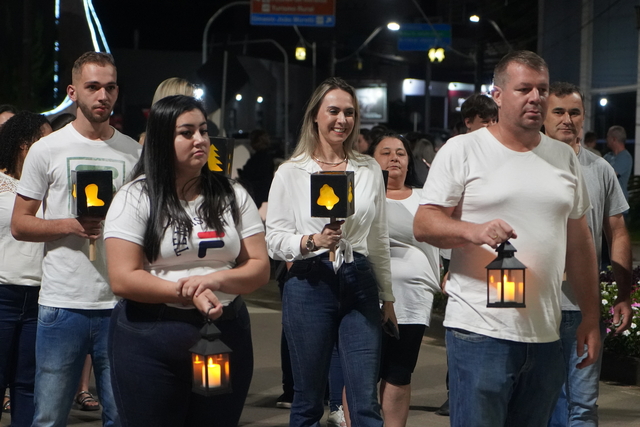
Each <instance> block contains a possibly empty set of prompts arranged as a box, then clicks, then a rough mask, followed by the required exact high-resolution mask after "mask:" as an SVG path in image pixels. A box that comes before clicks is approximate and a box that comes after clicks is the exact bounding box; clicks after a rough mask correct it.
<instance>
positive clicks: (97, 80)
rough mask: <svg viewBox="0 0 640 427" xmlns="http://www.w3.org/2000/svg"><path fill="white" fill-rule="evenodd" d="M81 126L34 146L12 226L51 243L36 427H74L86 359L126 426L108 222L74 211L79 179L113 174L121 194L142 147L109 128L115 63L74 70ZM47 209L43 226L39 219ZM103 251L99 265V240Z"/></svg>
mask: <svg viewBox="0 0 640 427" xmlns="http://www.w3.org/2000/svg"><path fill="white" fill-rule="evenodd" d="M67 94H68V96H69V98H70V99H71V100H72V101H74V102H75V103H76V105H77V110H76V111H77V112H76V117H77V118H76V119H75V120H74V121H73V122H72V123H71V124H70V125H68V126H65V127H64V128H62V129H61V130H59V131H57V132H54V133H52V134H51V135H48V136H46V137H44V138H42V139H41V140H40V141H38V143H37V144H34V145H33V146H32V147H31V149H30V150H29V153H28V155H27V158H26V160H25V164H24V170H23V173H22V178H21V179H20V183H19V184H18V190H17V196H16V202H15V206H14V210H13V217H12V220H11V232H12V234H13V236H14V237H15V238H16V239H17V240H23V241H31V242H45V248H46V250H45V256H44V259H43V264H42V272H43V277H42V287H41V289H40V296H39V300H38V303H39V312H38V330H37V334H36V384H35V391H34V393H35V407H36V409H35V415H34V421H33V425H34V426H38V427H41V426H65V425H66V424H67V416H68V415H69V411H70V409H71V405H72V402H73V399H74V396H75V393H76V388H77V387H78V383H79V381H80V376H81V373H82V367H83V365H84V362H85V359H86V355H87V354H91V358H92V361H93V365H94V368H95V372H96V385H97V389H98V396H99V398H100V401H101V403H102V406H103V411H102V421H103V424H104V425H105V426H117V425H118V424H119V420H118V414H117V410H116V407H115V403H114V401H113V393H112V389H111V377H110V369H109V360H108V356H107V335H108V327H109V318H110V316H111V311H112V309H113V307H114V306H115V304H116V301H117V299H116V296H115V295H114V294H113V293H112V292H111V289H110V288H109V283H108V278H107V270H106V264H105V262H106V259H105V256H104V247H103V244H104V242H103V240H102V220H103V218H102V217H95V216H88V215H82V216H77V215H76V212H73V211H72V199H73V188H72V185H71V179H70V177H71V174H72V171H74V170H76V171H80V170H96V169H98V170H100V169H103V170H111V171H112V176H113V188H115V189H117V188H119V187H120V186H121V185H122V184H123V183H124V182H125V179H126V177H127V176H128V175H129V174H130V172H131V170H132V169H133V166H134V165H135V162H136V161H137V159H138V157H139V156H140V146H139V145H138V144H137V143H136V142H135V141H134V140H132V139H131V138H129V137H127V136H125V135H123V134H121V133H120V132H118V131H117V130H115V129H114V128H112V127H111V126H109V123H108V120H109V115H110V114H111V111H112V109H113V105H114V103H115V102H116V99H117V97H118V85H117V71H116V67H115V65H114V62H113V57H112V56H111V55H110V54H106V53H101V52H87V53H85V54H83V55H81V56H80V57H79V58H78V59H77V60H76V61H75V63H74V65H73V68H72V84H71V85H69V87H68V88H67ZM40 206H43V209H44V212H43V218H38V217H37V216H36V213H37V212H38V209H40ZM90 240H94V241H95V246H96V248H97V257H96V260H95V261H91V260H90V259H89V241H90Z"/></svg>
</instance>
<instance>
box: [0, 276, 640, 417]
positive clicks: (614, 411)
mask: <svg viewBox="0 0 640 427" xmlns="http://www.w3.org/2000/svg"><path fill="white" fill-rule="evenodd" d="M246 299H247V302H248V305H249V307H250V309H249V311H250V313H251V322H252V329H253V339H254V349H255V350H254V351H255V372H254V377H253V383H252V385H251V390H250V392H249V397H248V399H247V403H246V406H245V410H244V413H243V415H242V419H241V423H240V424H241V425H243V426H251V427H262V426H286V425H288V421H289V411H288V410H286V409H278V408H276V407H275V403H276V399H277V397H278V396H279V395H280V393H281V392H282V389H281V386H280V341H279V340H280V317H281V315H280V303H279V295H278V288H277V286H276V285H275V283H274V282H270V283H269V284H268V285H267V286H265V287H264V288H262V289H260V290H259V291H257V292H256V293H254V294H253V295H250V296H248V297H247V298H246ZM433 323H434V324H433V325H432V328H431V330H429V331H428V335H427V336H425V338H424V340H423V344H422V349H421V352H420V358H419V360H418V366H417V367H416V372H415V374H414V377H413V378H414V380H413V396H412V401H411V403H412V405H411V412H410V415H409V421H408V423H407V425H408V426H409V427H448V426H449V418H448V417H441V416H438V415H435V414H434V411H435V410H436V409H437V408H438V407H439V406H440V404H442V402H444V400H445V398H446V394H447V392H446V387H445V374H446V371H447V367H446V355H445V348H444V342H443V331H442V326H441V321H440V320H438V319H434V322H433ZM599 404H600V415H601V423H600V425H601V426H602V427H631V426H638V427H640V387H631V386H619V385H614V384H608V383H604V382H602V383H601V393H600V401H599ZM5 415H6V414H5ZM324 421H325V420H323V422H322V425H324ZM9 424H10V417H8V416H3V418H2V421H0V426H1V427H6V426H9ZM69 425H70V426H87V427H89V426H90V427H98V426H100V425H101V422H100V412H81V411H78V410H72V413H71V416H70V417H69ZM141 427H147V426H141ZM148 427H153V426H148Z"/></svg>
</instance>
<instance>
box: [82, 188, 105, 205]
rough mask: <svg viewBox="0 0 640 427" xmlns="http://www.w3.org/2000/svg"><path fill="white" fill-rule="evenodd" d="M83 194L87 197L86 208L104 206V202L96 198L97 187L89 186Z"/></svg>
mask: <svg viewBox="0 0 640 427" xmlns="http://www.w3.org/2000/svg"><path fill="white" fill-rule="evenodd" d="M84 194H85V195H86V196H87V207H90V206H104V200H100V199H99V198H98V186H97V185H96V184H89V185H87V186H86V187H85V188H84Z"/></svg>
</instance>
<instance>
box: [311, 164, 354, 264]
mask: <svg viewBox="0 0 640 427" xmlns="http://www.w3.org/2000/svg"><path fill="white" fill-rule="evenodd" d="M354 211H355V191H354V173H353V171H338V172H324V171H323V172H316V173H312V174H311V216H312V217H314V218H330V222H334V221H335V220H336V218H346V217H348V216H351V215H353V212H354ZM329 260H331V261H335V248H331V249H330V250H329Z"/></svg>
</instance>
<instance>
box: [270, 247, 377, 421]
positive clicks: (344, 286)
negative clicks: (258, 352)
mask: <svg viewBox="0 0 640 427" xmlns="http://www.w3.org/2000/svg"><path fill="white" fill-rule="evenodd" d="M354 257H355V261H354V262H353V263H349V264H343V265H342V266H341V267H340V270H338V273H337V274H336V273H334V272H333V267H332V265H331V263H330V262H329V260H328V256H327V255H326V254H325V255H324V256H323V255H320V256H316V257H313V258H309V259H306V260H302V261H296V262H294V263H293V266H292V267H291V270H290V271H289V278H288V280H287V282H286V285H285V287H284V295H283V302H282V321H283V325H284V331H285V334H286V336H287V341H288V343H289V351H290V353H291V365H292V368H293V379H294V381H293V387H294V398H293V404H292V406H291V418H290V422H289V425H290V426H293V427H302V426H318V425H319V421H320V419H321V418H322V415H323V414H324V406H323V396H324V393H325V386H326V384H327V376H328V374H329V364H330V361H331V353H332V351H333V348H334V345H335V343H336V342H337V343H338V349H339V354H340V361H341V363H342V372H343V375H344V380H345V386H346V389H347V401H348V403H349V412H350V415H351V425H352V426H353V427H361V426H382V417H381V416H380V405H379V404H378V396H377V389H376V385H377V382H378V369H379V365H380V347H381V331H382V328H381V317H380V308H379V304H378V287H377V284H376V280H375V278H374V276H373V272H372V270H371V268H370V266H369V262H368V261H367V259H366V257H364V256H363V255H361V254H358V253H356V254H354Z"/></svg>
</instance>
